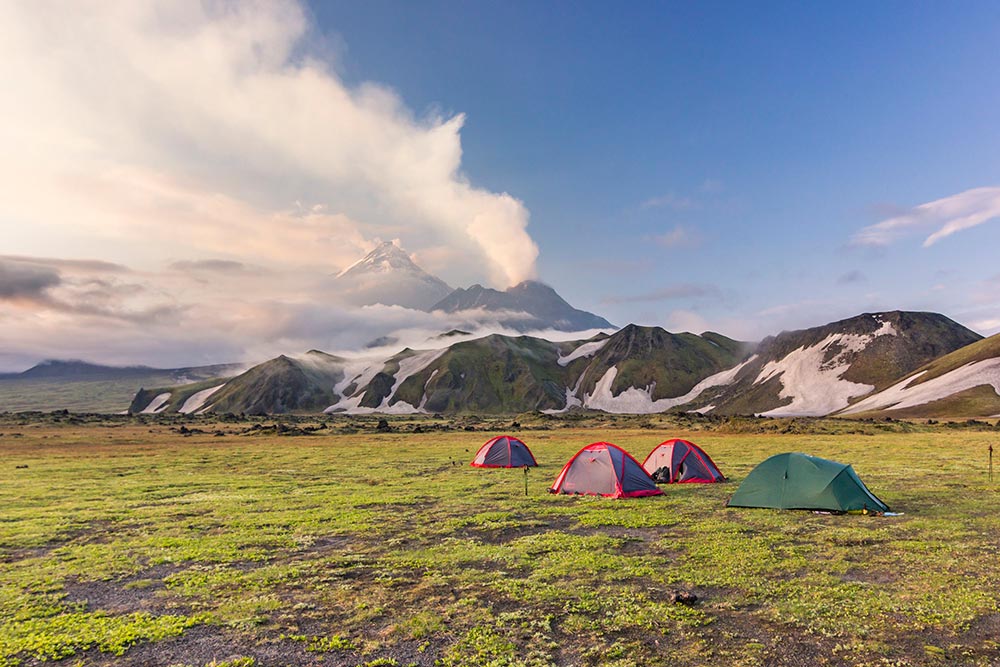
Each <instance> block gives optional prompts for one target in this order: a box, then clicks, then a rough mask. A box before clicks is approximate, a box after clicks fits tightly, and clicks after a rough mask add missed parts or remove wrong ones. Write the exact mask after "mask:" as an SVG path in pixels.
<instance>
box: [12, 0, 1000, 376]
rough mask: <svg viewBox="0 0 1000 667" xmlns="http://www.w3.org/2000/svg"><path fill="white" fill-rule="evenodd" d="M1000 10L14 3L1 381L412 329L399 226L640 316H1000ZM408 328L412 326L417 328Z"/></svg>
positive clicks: (418, 320) (287, 0) (417, 340)
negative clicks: (393, 247) (383, 293)
mask: <svg viewBox="0 0 1000 667" xmlns="http://www.w3.org/2000/svg"><path fill="white" fill-rule="evenodd" d="M998 43H1000V4H997V3H995V2H994V3H987V2H963V3H961V4H954V3H925V2H880V3H862V2H849V3H738V2H727V3H721V2H699V3H693V2H683V3H680V2H678V3H667V2H651V3H641V2H632V3H627V4H625V3H623V4H621V5H612V4H610V3H606V2H601V3H598V2H593V3H586V2H574V3H569V2H402V1H397V2H387V1H383V0H367V1H365V2H322V3H316V4H314V5H310V4H303V3H302V2H300V1H297V0H274V1H273V2H266V3H243V2H235V1H229V0H222V1H221V2H212V3H202V2H198V1H197V0H141V1H136V2H129V3H120V4H115V3H99V4H97V5H93V6H89V7H84V6H83V5H65V4H64V5H59V6H56V5H45V4H44V3H7V4H3V3H0V80H2V81H4V87H3V89H2V90H0V118H3V122H0V145H3V146H4V148H5V150H4V151H3V152H2V153H0V238H2V239H3V244H2V245H0V321H2V322H3V327H0V371H2V370H18V369H23V368H25V367H27V366H29V365H31V364H32V363H34V362H36V361H38V360H39V359H43V358H46V357H78V358H86V359H92V360H95V361H103V362H107V363H147V364H152V365H160V366H183V365H189V364H197V363H215V362H228V361H259V360H261V359H264V358H268V357H270V356H275V355H276V354H281V353H296V352H301V351H303V350H307V349H310V348H319V349H325V350H330V351H350V350H356V349H357V348H358V347H359V346H362V345H363V344H364V343H366V342H368V341H370V340H371V339H372V338H376V337H379V336H381V335H384V334H386V333H388V332H399V331H408V332H410V335H409V337H405V336H401V337H400V340H406V341H408V342H407V344H412V345H414V346H419V345H421V344H424V343H426V340H427V336H428V335H432V334H434V333H438V332H440V331H441V330H447V329H450V328H452V325H453V324H454V323H453V322H445V321H443V320H442V319H441V318H438V317H436V316H429V315H428V314H426V313H419V312H415V311H408V312H399V309H395V310H394V309H391V308H369V309H365V310H363V311H358V310H357V309H353V310H352V309H350V308H348V307H347V306H346V305H345V304H344V303H343V300H342V299H339V298H338V294H337V293H336V289H335V286H332V285H331V283H330V277H331V276H333V275H335V274H336V273H337V272H339V271H340V270H341V269H343V268H344V267H346V266H348V265H350V264H352V263H353V262H354V261H356V260H357V259H359V258H360V257H362V256H364V255H365V254H366V253H367V252H368V251H370V250H371V249H372V248H374V247H376V246H377V245H378V243H379V242H382V241H387V240H398V241H399V242H400V244H401V245H402V246H403V247H405V248H406V249H407V250H408V251H410V252H411V253H413V257H414V259H416V260H417V262H418V263H419V264H420V265H421V266H423V267H424V268H425V269H427V270H428V271H430V272H432V273H434V274H436V275H439V276H440V277H442V278H443V279H445V280H446V281H448V282H449V284H451V285H453V286H467V285H469V284H471V283H473V282H480V283H484V284H489V285H491V286H494V287H497V288H504V287H506V286H509V285H512V284H515V283H517V282H518V281H520V280H522V279H524V278H526V277H531V276H536V277H538V278H539V279H541V280H543V281H544V282H547V283H549V284H551V285H552V286H553V287H555V288H556V289H557V290H558V291H559V292H560V293H561V294H562V295H563V296H564V297H565V298H566V299H567V300H568V301H570V302H571V303H572V304H574V305H576V306H578V307H580V308H585V309H587V310H591V311H593V312H596V313H599V314H601V315H603V316H605V317H607V318H608V319H610V320H611V321H612V322H614V323H616V324H619V325H624V324H626V323H629V322H635V323H639V324H645V325H659V326H663V327H665V328H667V329H669V330H671V331H684V330H687V331H694V332H701V331H705V330H709V329H711V330H715V331H719V332H721V333H724V334H726V335H729V336H732V337H736V338H742V339H747V340H755V339H759V338H761V337H763V336H766V335H768V334H773V333H777V332H779V331H781V330H783V329H791V328H800V327H809V326H815V325H820V324H824V323H827V322H830V321H833V320H836V319H840V318H844V317H850V316H853V315H856V314H858V313H861V312H866V311H879V310H890V309H908V310H931V311H937V312H941V313H944V314H946V315H948V316H950V317H952V318H954V319H956V320H958V321H959V322H962V323H963V324H966V325H967V326H970V327H971V328H973V329H976V330H977V331H979V332H981V333H983V334H993V333H996V332H1000V266H998V262H997V257H998V255H1000V253H998V252H997V248H1000V157H998V156H1000V124H998V123H997V118H998V117H1000V49H997V48H996V45H997V44H998ZM410 341H412V342H410Z"/></svg>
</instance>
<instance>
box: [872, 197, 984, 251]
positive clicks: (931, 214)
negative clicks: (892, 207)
mask: <svg viewBox="0 0 1000 667" xmlns="http://www.w3.org/2000/svg"><path fill="white" fill-rule="evenodd" d="M997 218H1000V187H997V186H994V187H984V188H974V189H972V190H966V191H964V192H960V193H958V194H955V195H951V196H950V197H944V198H943V199H936V200H934V201H932V202H927V203H926V204H921V205H919V206H916V207H914V208H912V209H910V210H909V211H908V212H906V213H903V214H900V215H896V216H893V217H891V218H887V219H886V220H883V221H881V222H879V223H877V224H874V225H871V226H869V227H865V228H864V229H862V230H861V231H859V232H858V233H857V234H855V235H854V237H853V239H852V243H853V244H854V245H857V246H886V245H889V244H890V243H891V242H892V241H894V240H896V239H897V238H899V237H900V236H903V235H905V234H906V233H908V232H910V231H917V230H927V229H932V228H936V230H935V231H933V232H932V233H931V234H930V235H929V236H927V237H926V238H925V239H924V243H923V245H924V247H925V248H927V247H930V246H932V245H934V244H935V243H937V242H938V241H940V240H941V239H943V238H946V237H948V236H951V235H952V234H955V233H956V232H960V231H962V230H964V229H969V228H970V227H975V226H977V225H981V224H983V223H984V222H989V221H990V220H994V219H997Z"/></svg>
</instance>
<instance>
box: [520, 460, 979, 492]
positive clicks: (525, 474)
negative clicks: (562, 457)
mask: <svg viewBox="0 0 1000 667" xmlns="http://www.w3.org/2000/svg"><path fill="white" fill-rule="evenodd" d="M990 451H993V450H992V448H991V449H990ZM990 456H992V454H991V455H990ZM991 460H992V459H991ZM521 467H522V468H524V495H525V497H527V495H528V466H526V465H524V466H521ZM991 479H992V478H991Z"/></svg>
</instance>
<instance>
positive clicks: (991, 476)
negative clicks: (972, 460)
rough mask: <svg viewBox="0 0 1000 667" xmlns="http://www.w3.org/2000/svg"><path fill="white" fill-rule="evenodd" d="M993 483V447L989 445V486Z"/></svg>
mask: <svg viewBox="0 0 1000 667" xmlns="http://www.w3.org/2000/svg"><path fill="white" fill-rule="evenodd" d="M992 483H993V445H990V484H992Z"/></svg>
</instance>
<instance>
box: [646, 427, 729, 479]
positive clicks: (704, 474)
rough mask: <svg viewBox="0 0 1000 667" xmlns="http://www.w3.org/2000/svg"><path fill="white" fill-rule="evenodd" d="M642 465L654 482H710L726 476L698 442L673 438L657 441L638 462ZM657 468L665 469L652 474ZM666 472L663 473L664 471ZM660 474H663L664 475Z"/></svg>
mask: <svg viewBox="0 0 1000 667" xmlns="http://www.w3.org/2000/svg"><path fill="white" fill-rule="evenodd" d="M642 467H643V469H644V470H645V471H646V472H648V473H649V474H650V475H653V478H654V479H656V480H657V481H658V482H662V483H666V484H672V483H675V482H694V483H703V484H704V483H710V482H722V481H725V479H726V476H725V475H723V474H722V472H720V471H719V467H718V466H717V465H715V462H714V461H712V458H711V457H710V456H709V455H708V454H706V453H705V450H703V449H702V448H701V447H699V446H698V445H696V444H694V443H693V442H688V441H687V440H680V439H676V438H675V439H673V440H667V441H666V442H661V443H660V444H658V445H657V446H656V447H654V448H653V451H651V452H650V453H649V456H647V457H646V460H645V461H643V462H642ZM661 468H666V469H667V470H666V471H664V472H663V473H660V476H656V475H654V473H656V471H658V470H660V469H661ZM664 473H666V474H664ZM663 477H666V479H664V478H663Z"/></svg>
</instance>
